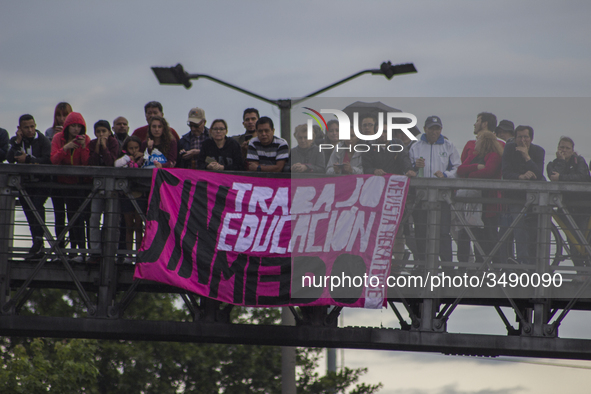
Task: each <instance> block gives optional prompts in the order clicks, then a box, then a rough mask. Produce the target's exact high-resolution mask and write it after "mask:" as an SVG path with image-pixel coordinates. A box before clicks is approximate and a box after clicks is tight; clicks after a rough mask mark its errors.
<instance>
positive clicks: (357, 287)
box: [134, 169, 408, 308]
mask: <svg viewBox="0 0 591 394" xmlns="http://www.w3.org/2000/svg"><path fill="white" fill-rule="evenodd" d="M407 192H408V178H406V177H402V176H395V175H388V176H383V177H381V176H370V175H358V176H346V177H336V178H314V179H289V178H258V177H248V176H238V175H230V174H219V173H212V172H206V171H192V170H180V169H174V170H155V171H154V176H153V179H152V193H151V195H150V203H149V209H148V216H147V219H148V221H147V223H146V232H145V236H144V241H143V243H142V247H141V248H140V253H139V254H138V261H139V263H138V264H137V268H136V272H135V276H134V277H135V278H136V279H148V280H154V281H158V282H161V283H166V284H170V285H173V286H176V287H180V288H183V289H186V290H188V291H191V292H194V293H196V294H199V295H202V296H206V297H209V298H213V299H216V300H219V301H222V302H226V303H231V304H236V305H247V306H284V305H310V306H312V305H339V306H352V307H366V308H379V307H381V306H382V305H384V303H385V297H386V292H387V288H386V287H385V282H386V277H387V276H388V274H389V271H390V260H391V253H392V246H393V242H394V237H395V234H396V231H397V230H398V226H399V223H400V219H401V217H402V213H403V211H404V203H405V200H406V194H407ZM337 281H338V282H339V283H337Z"/></svg>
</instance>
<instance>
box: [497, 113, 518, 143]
mask: <svg viewBox="0 0 591 394" xmlns="http://www.w3.org/2000/svg"><path fill="white" fill-rule="evenodd" d="M495 134H496V135H497V138H500V139H502V140H503V141H505V142H506V143H507V142H513V141H514V137H515V125H514V124H513V122H511V121H510V120H507V119H503V120H501V121H500V122H499V125H498V126H497V128H496V129H495Z"/></svg>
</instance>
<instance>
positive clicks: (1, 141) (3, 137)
mask: <svg viewBox="0 0 591 394" xmlns="http://www.w3.org/2000/svg"><path fill="white" fill-rule="evenodd" d="M8 149H9V146H8V131H6V130H5V129H1V128H0V163H1V162H3V161H4V160H6V154H7V153H8Z"/></svg>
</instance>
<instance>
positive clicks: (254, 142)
mask: <svg viewBox="0 0 591 394" xmlns="http://www.w3.org/2000/svg"><path fill="white" fill-rule="evenodd" d="M287 159H289V146H288V145H287V141H285V140H284V139H283V138H279V137H276V136H273V141H272V142H271V143H270V144H269V145H263V144H261V142H260V141H259V138H258V137H254V138H252V139H251V140H250V141H249V142H248V153H247V155H246V160H248V161H258V162H259V164H260V165H263V166H271V165H275V164H277V161H278V160H287Z"/></svg>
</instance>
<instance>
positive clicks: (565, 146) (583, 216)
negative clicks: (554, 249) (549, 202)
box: [546, 136, 591, 266]
mask: <svg viewBox="0 0 591 394" xmlns="http://www.w3.org/2000/svg"><path fill="white" fill-rule="evenodd" d="M574 148H575V142H574V141H573V140H572V139H571V138H569V137H564V136H563V137H560V140H559V141H558V150H557V151H556V159H554V160H553V161H551V162H550V163H548V166H547V167H546V170H547V174H548V178H549V179H550V181H552V182H558V181H562V182H589V181H591V177H590V176H589V166H588V165H587V162H586V161H585V159H584V158H583V156H580V155H578V154H577V153H576V152H575V150H574ZM586 199H588V198H587V197H586V196H584V195H581V194H572V193H571V194H569V193H564V194H563V202H564V203H565V205H566V206H567V209H568V212H569V213H570V214H571V216H572V217H573V219H574V220H575V223H576V224H577V227H578V228H579V230H581V231H582V232H583V234H585V233H586V230H587V227H588V222H589V213H590V209H589V207H581V206H576V205H573V203H577V202H581V201H585V200H586ZM558 220H559V221H560V222H561V223H559V224H560V226H561V227H563V228H565V229H568V230H571V231H572V226H571V225H570V224H569V222H568V220H567V218H566V215H564V214H563V213H562V212H561V211H559V212H558ZM573 237H575V238H574V239H576V236H574V234H571V236H570V237H568V241H569V245H570V252H571V255H572V260H573V264H574V265H579V266H582V265H584V261H583V259H582V257H581V252H582V250H579V248H577V246H578V245H579V243H578V242H575V241H574V239H573ZM585 254H586V253H585Z"/></svg>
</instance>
